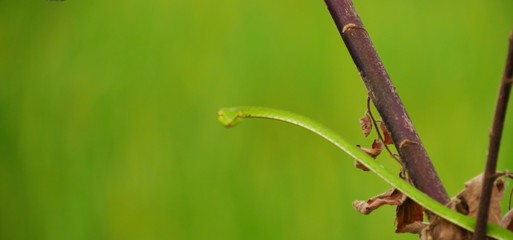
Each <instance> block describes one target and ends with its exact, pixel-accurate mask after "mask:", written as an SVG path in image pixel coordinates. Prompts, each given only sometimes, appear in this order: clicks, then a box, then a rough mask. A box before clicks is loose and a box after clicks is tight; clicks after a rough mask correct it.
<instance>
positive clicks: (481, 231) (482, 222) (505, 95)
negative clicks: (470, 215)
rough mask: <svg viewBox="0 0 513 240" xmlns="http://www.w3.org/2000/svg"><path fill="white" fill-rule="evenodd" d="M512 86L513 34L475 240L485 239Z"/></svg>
mask: <svg viewBox="0 0 513 240" xmlns="http://www.w3.org/2000/svg"><path fill="white" fill-rule="evenodd" d="M512 84H513V32H512V33H511V34H510V35H509V49H508V55H507V58H506V67H505V68H504V73H503V75H502V81H501V83H500V88H499V95H498V97H497V105H496V106H495V115H494V116H493V125H492V130H491V131H490V144H489V145H488V156H487V159H486V167H485V172H484V174H483V188H482V190H481V200H480V201H479V209H478V211H477V223H476V228H475V231H474V237H473V239H475V240H480V239H486V224H487V223H488V212H489V209H490V199H491V195H492V190H493V186H494V185H493V183H494V182H495V179H496V174H495V172H496V168H497V157H498V155H499V147H500V145H501V137H502V128H503V126H504V118H505V117H506V109H507V107H508V99H509V95H510V92H511V85H512Z"/></svg>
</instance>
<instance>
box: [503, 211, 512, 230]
mask: <svg viewBox="0 0 513 240" xmlns="http://www.w3.org/2000/svg"><path fill="white" fill-rule="evenodd" d="M501 226H503V227H504V228H506V229H508V230H510V231H512V232H513V209H510V210H509V211H508V212H507V213H506V215H504V217H503V218H502V220H501Z"/></svg>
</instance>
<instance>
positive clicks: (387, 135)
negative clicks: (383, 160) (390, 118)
mask: <svg viewBox="0 0 513 240" xmlns="http://www.w3.org/2000/svg"><path fill="white" fill-rule="evenodd" d="M379 127H380V128H381V131H382V132H383V144H386V145H388V144H394V142H393V141H392V136H391V135H390V132H389V131H388V129H387V126H385V123H383V121H381V123H380V124H379Z"/></svg>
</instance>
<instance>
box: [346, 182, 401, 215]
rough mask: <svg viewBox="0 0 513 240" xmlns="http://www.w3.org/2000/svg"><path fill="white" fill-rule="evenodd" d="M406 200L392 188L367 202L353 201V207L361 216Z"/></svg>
mask: <svg viewBox="0 0 513 240" xmlns="http://www.w3.org/2000/svg"><path fill="white" fill-rule="evenodd" d="M405 200H406V196H405V195H404V194H402V193H401V192H399V190H397V189H395V188H392V189H390V190H388V191H386V192H384V193H381V194H379V195H376V196H374V197H372V198H370V199H369V200H367V201H358V200H357V201H354V202H353V206H354V207H355V208H356V210H358V212H360V213H362V214H365V215H367V214H369V213H371V212H372V211H374V209H377V208H379V207H381V206H383V205H400V204H402V203H403V202H404V201H405Z"/></svg>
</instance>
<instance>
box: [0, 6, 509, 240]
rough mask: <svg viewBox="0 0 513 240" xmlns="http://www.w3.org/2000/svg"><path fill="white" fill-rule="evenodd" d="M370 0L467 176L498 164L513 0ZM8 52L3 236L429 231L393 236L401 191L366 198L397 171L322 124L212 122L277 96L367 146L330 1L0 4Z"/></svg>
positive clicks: (455, 174) (333, 235) (412, 106)
mask: <svg viewBox="0 0 513 240" xmlns="http://www.w3.org/2000/svg"><path fill="white" fill-rule="evenodd" d="M355 5H356V7H357V9H358V11H359V12H360V15H361V17H362V19H363V21H364V23H365V25H366V27H367V28H368V31H369V32H370V34H371V37H372V38H373V40H374V44H375V46H376V48H377V49H378V52H379V53H380V55H381V57H382V59H383V61H384V64H385V66H386V67H387V69H388V71H389V74H390V76H391V78H392V80H393V81H394V83H395V85H396V87H397V90H398V92H399V94H400V96H401V98H402V100H403V101H404V103H405V105H406V108H407V109H408V112H409V114H410V116H411V118H412V120H413V122H414V124H415V126H416V128H417V130H418V132H419V134H420V136H421V138H422V139H423V142H424V144H425V146H426V148H427V149H428V152H429V154H430V156H431V158H432V160H433V162H434V165H435V166H436V168H437V170H438V173H439V174H440V177H441V179H442V180H443V182H444V184H445V186H446V188H447V191H448V192H449V193H450V195H453V194H455V193H457V192H458V191H459V190H460V189H461V188H462V187H463V183H464V182H465V181H466V180H468V179H470V178H471V177H473V176H475V175H476V174H478V173H479V172H480V171H481V169H482V168H483V166H484V160H485V157H486V149H487V144H488V130H489V128H490V126H491V120H492V115H493V109H494V104H495V98H496V93H497V89H498V88H497V86H498V82H499V80H500V77H501V75H502V71H503V67H504V60H505V53H506V48H507V36H508V33H509V32H510V30H511V29H512V28H513V14H512V12H511V9H513V2H512V1H509V0H493V1H468V0H466V1H463V0H455V1H443V0H436V1H429V2H426V1H416V0H415V1H403V0H388V1H381V0H366V1H360V0H358V1H355ZM0 53H1V58H0V238H1V239H52V240H54V239H76V240H80V239H176V240H182V239H184V240H186V239H295V240H298V239H305V240H307V239H417V237H416V236H414V235H396V234H394V212H395V210H394V208H392V207H386V208H383V209H379V210H377V211H376V212H374V213H373V214H371V215H369V216H363V215H360V214H358V213H357V212H356V211H355V210H354V209H353V207H352V206H351V202H352V201H353V200H355V199H366V198H368V197H370V196H373V195H375V194H377V193H380V192H383V191H385V190H386V189H388V187H389V186H387V184H385V183H384V182H383V181H381V180H380V179H379V178H377V177H376V176H374V175H373V174H372V173H364V172H361V171H359V170H356V169H354V167H353V160H352V159H351V158H350V157H348V156H347V155H346V154H345V153H343V152H341V151H340V150H338V149H336V148H335V147H334V146H331V145H330V144H329V143H327V142H326V141H324V140H322V139H320V138H319V137H317V136H315V135H313V134H311V133H309V132H306V131H304V130H302V129H299V128H297V127H291V126H288V125H286V124H283V123H276V122H269V121H263V120H248V121H245V122H244V123H243V124H241V125H240V126H239V127H237V128H234V129H230V130H227V129H225V128H223V127H222V126H221V125H220V124H219V123H218V122H217V120H216V114H217V110H218V109H219V108H221V107H225V106H234V105H261V106H268V107H275V108H281V109H285V110H289V111H294V112H297V113H300V114H304V115H307V116H310V117H311V118H314V119H316V120H318V121H320V122H322V123H324V124H325V125H327V126H329V127H330V128H332V129H334V130H336V131H337V132H339V133H340V134H341V135H342V136H344V137H345V138H346V139H348V140H349V141H350V142H354V143H355V144H362V145H369V144H370V143H371V141H372V139H371V138H369V139H366V138H364V137H363V136H362V134H361V133H360V130H359V125H358V119H359V118H360V117H361V116H362V115H363V113H364V111H365V97H366V94H365V89H364V86H363V84H362V81H361V80H360V78H359V76H358V74H357V71H356V69H355V67H354V65H353V63H352V61H351V59H350V57H349V55H348V53H347V50H346V49H345V47H344V45H343V43H342V41H341V38H340V36H339V34H338V32H337V30H336V28H335V25H334V23H333V21H332V19H331V17H330V15H329V13H328V11H327V9H326V7H325V5H324V2H323V1H322V0H316V1H307V0H304V1H269V0H261V1H236V0H222V1H177V0H171V1H164V0H160V1H159V0H152V1H131V0H128V1H115V0H114V1H98V0H91V1H76V0H64V1H46V0H40V1H0ZM509 113H510V114H509V116H508V118H507V123H506V128H505V132H504V138H503V147H502V149H501V153H500V164H499V165H500V169H506V168H508V169H510V170H512V169H513V164H512V162H513V160H512V158H513V148H512V147H511V146H513V137H512V136H513V117H512V116H511V114H513V109H511V107H510V108H509ZM378 161H380V162H382V163H383V164H384V165H385V166H387V167H388V168H389V169H391V171H394V170H396V169H397V166H394V165H395V164H394V163H393V162H392V160H391V159H390V158H388V157H387V156H382V157H380V158H379V160H378ZM508 186H509V189H511V184H509V185H508Z"/></svg>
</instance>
